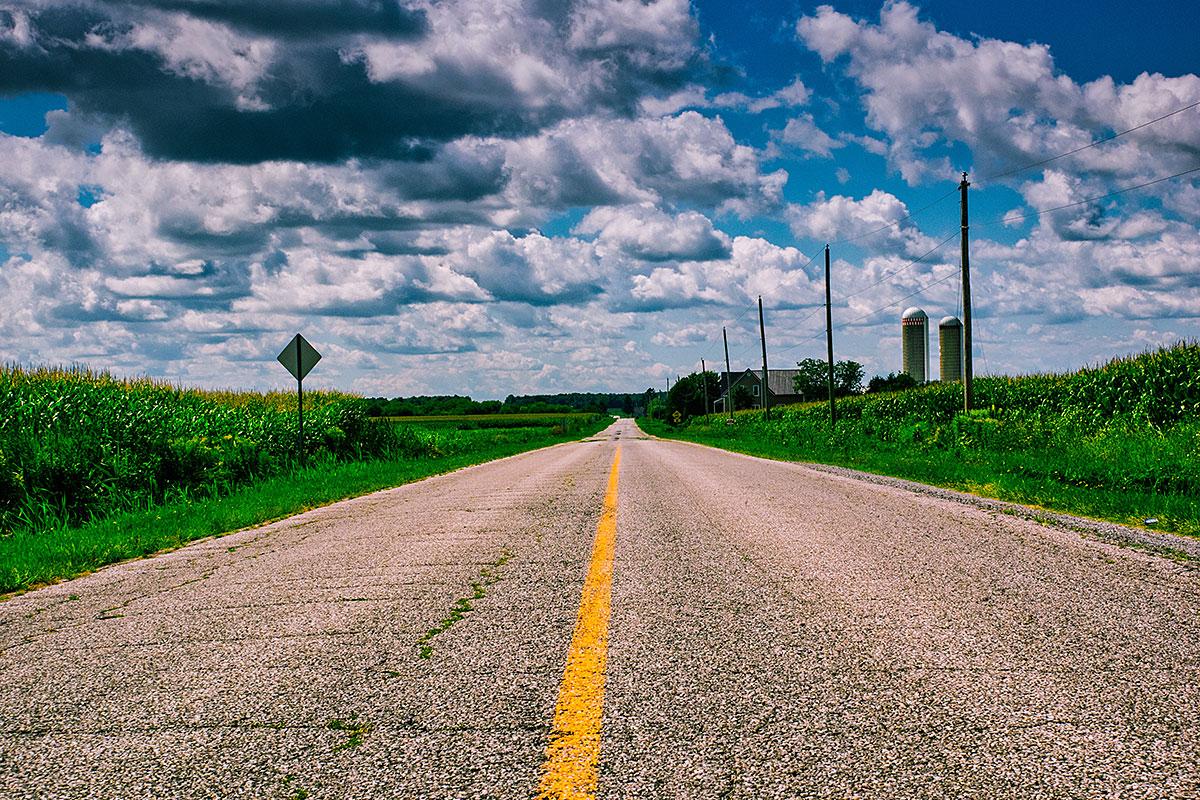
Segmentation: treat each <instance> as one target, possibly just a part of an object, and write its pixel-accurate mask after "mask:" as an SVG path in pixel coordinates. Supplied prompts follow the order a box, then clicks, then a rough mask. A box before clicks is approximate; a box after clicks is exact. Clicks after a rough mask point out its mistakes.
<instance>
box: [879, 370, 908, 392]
mask: <svg viewBox="0 0 1200 800" xmlns="http://www.w3.org/2000/svg"><path fill="white" fill-rule="evenodd" d="M916 385H917V379H916V378H914V377H913V376H912V375H909V374H908V373H907V372H889V373H888V374H887V377H884V376H883V375H876V376H875V377H874V378H871V381H870V383H868V384H867V391H868V392H870V393H871V394H874V393H876V392H902V391H904V390H905V389H913V388H915V387H916Z"/></svg>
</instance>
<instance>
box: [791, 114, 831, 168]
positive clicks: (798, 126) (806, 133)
mask: <svg viewBox="0 0 1200 800" xmlns="http://www.w3.org/2000/svg"><path fill="white" fill-rule="evenodd" d="M775 135H776V138H777V139H778V140H779V141H781V142H783V143H784V144H789V145H793V146H795V147H798V148H799V149H801V150H804V151H805V152H808V153H813V154H814V155H818V156H821V157H822V158H832V157H833V151H834V150H836V149H837V148H839V147H845V145H844V144H843V143H842V142H839V141H837V140H836V139H834V138H833V137H831V136H830V135H829V134H827V133H825V131H823V130H821V129H820V128H818V127H817V124H816V123H815V122H814V121H813V117H812V114H799V115H797V116H795V117H792V118H791V119H789V120H788V121H787V125H785V126H784V128H783V130H781V131H777V132H776V134H775Z"/></svg>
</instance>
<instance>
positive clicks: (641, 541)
mask: <svg viewBox="0 0 1200 800" xmlns="http://www.w3.org/2000/svg"><path fill="white" fill-rule="evenodd" d="M618 449H619V450H620V464H619V467H618V468H617V469H616V476H615V477H614V475H613V462H614V458H615V455H616V453H617V451H618ZM605 509H608V510H607V511H606V510H605ZM606 519H607V520H608V521H609V522H608V523H606V522H605V520H606ZM612 523H615V528H614V529H613V530H611V531H609V533H608V534H606V533H605V529H606V526H611V525H612ZM606 542H607V544H606ZM468 605H469V610H468V608H467V606H468ZM456 608H457V611H455V609H456ZM431 632H435V635H431ZM589 726H591V727H589ZM570 737H574V738H570ZM556 742H557V743H558V744H553V743H556ZM593 745H595V749H591V748H592V747H593ZM556 747H557V748H558V749H557V750H555V748H556ZM550 751H554V754H553V755H552V754H551V752H550ZM597 753H598V754H597ZM596 758H598V764H595V763H588V759H593V760H594V759H596ZM589 776H590V777H589ZM558 779H562V780H563V781H567V782H568V783H569V782H570V781H571V780H582V781H583V785H582V786H581V787H579V786H577V787H576V788H579V789H580V791H581V794H579V795H578V796H588V795H589V794H590V793H591V792H592V790H593V787H589V785H588V781H589V780H595V781H596V784H595V786H594V792H595V794H596V796H599V797H613V798H615V797H697V798H710V797H742V798H768V797H829V798H846V797H856V798H857V797H861V798H918V797H946V798H961V797H979V798H1005V797H1020V798H1034V797H1037V798H1041V797H1046V798H1050V797H1055V798H1107V797H1112V798H1188V797H1200V571H1196V570H1194V569H1192V568H1189V567H1187V566H1185V565H1181V564H1178V563H1175V562H1173V561H1170V560H1167V559H1163V558H1159V557H1156V556H1150V555H1145V554H1142V553H1139V552H1137V551H1133V550H1123V549H1119V548H1116V547H1113V546H1110V545H1106V544H1102V543H1099V542H1095V541H1089V540H1086V539H1084V538H1082V537H1081V536H1080V535H1079V534H1077V533H1074V532H1071V531H1066V530H1060V529H1055V528H1050V527H1045V526H1042V525H1038V524H1036V523H1034V522H1030V521H1027V520H1023V519H1018V518H1014V517H1011V516H1007V515H1004V514H998V513H995V512H992V511H987V510H983V509H976V508H972V507H970V506H966V505H963V504H961V503H956V502H952V501H949V500H946V499H942V498H936V497H928V496H924V495H921V494H916V493H913V492H910V491H906V490H904V489H900V488H896V487H890V486H880V485H876V484H872V483H867V482H863V481H858V480H854V479H852V478H847V477H842V476H837V475H829V474H825V473H820V472H817V471H814V470H809V469H806V468H804V467H800V466H797V465H789V464H780V463H775V462H768V461H762V460H758V459H751V458H747V457H743V456H738V455H731V454H727V453H722V452H719V451H715V450H710V449H706V448H701V447H697V446H692V445H687V444H681V443H673V442H665V441H656V440H649V439H646V438H643V437H641V435H640V434H639V433H638V431H637V429H636V427H635V426H634V425H633V424H632V423H631V422H628V421H622V422H619V423H617V424H616V425H614V426H613V427H612V428H610V429H609V430H608V431H607V432H606V433H605V434H603V435H601V436H599V437H596V440H595V441H587V442H581V443H574V444H568V445H560V446H557V447H553V448H549V449H546V450H542V451H538V452H535V453H530V454H526V455H523V456H517V457H515V458H511V459H506V460H503V461H498V462H493V463H491V464H487V465H483V466H479V467H475V468H471V469H467V470H463V471H461V472H457V473H454V474H450V475H445V476H441V477H437V478H432V479H430V480H426V481H422V482H420V483H417V484H411V485H409V486H404V487H401V488H398V489H394V490H390V491H386V492H381V493H378V494H375V495H370V496H367V497H363V498H359V499H357V500H351V501H347V502H344V503H340V504H337V505H334V506H330V507H327V508H324V509H319V510H316V511H313V512H309V513H306V514H303V515H300V516H298V517H294V518H292V519H289V520H285V521H283V522H280V523H276V524H274V525H270V526H267V527H264V528H260V529H257V530H253V531H246V532H242V533H237V534H234V535H231V536H227V537H223V538H219V539H213V540H208V541H204V542H200V543H197V544H195V545H193V546H190V547H187V548H184V549H182V550H179V551H176V552H173V553H169V554H165V555H161V556H158V557H155V558H152V559H146V560H142V561H137V562H131V563H127V564H122V565H118V566H115V567H111V568H108V569H104V570H101V571H100V572H97V573H95V574H93V575H90V576H87V577H84V578H80V579H78V580H74V581H70V582H67V583H63V584H60V585H57V586H53V587H49V588H46V589H42V590H39V591H35V592H31V593H29V594H26V595H23V596H19V597H16V598H13V599H10V600H8V601H5V602H2V603H0V797H2V798H5V799H6V800H7V799H8V798H60V797H61V798H150V797H156V798H157V797H161V798H209V797H213V798H215V797H237V798H303V797H312V798H392V797H446V798H451V797H453V798H459V797H514V798H528V797H533V796H535V795H536V794H537V793H538V792H539V787H541V789H542V790H543V791H546V792H549V788H548V787H550V788H553V787H561V785H563V784H561V783H554V781H555V780H558ZM554 790H555V791H559V789H554ZM562 791H563V796H565V795H566V790H562ZM547 796H549V795H548V794H547Z"/></svg>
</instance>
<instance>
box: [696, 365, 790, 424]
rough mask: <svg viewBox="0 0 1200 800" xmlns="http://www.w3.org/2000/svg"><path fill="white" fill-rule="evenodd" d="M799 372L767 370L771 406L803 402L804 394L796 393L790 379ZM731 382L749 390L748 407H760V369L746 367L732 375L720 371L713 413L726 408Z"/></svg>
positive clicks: (735, 386)
mask: <svg viewBox="0 0 1200 800" xmlns="http://www.w3.org/2000/svg"><path fill="white" fill-rule="evenodd" d="M799 372H800V371H799V370H796V369H768V370H767V391H768V392H769V393H770V397H769V400H770V404H771V405H772V406H781V405H785V404H787V403H803V402H804V400H805V397H804V395H800V394H796V389H795V384H794V383H793V381H792V379H793V378H795V376H796V375H797V374H798V373H799ZM731 377H732V381H731V380H730V378H731ZM731 382H732V384H733V387H734V389H737V387H739V386H744V387H745V388H746V389H747V391H749V393H750V397H751V398H752V400H751V405H750V408H762V370H761V369H746V370H742V371H741V372H734V373H733V374H732V376H731V375H730V373H728V372H722V373H720V389H719V391H718V392H717V398H716V400H714V401H713V411H714V413H722V412H724V411H725V410H726V406H725V397H726V395H727V394H728V393H729V388H728V387H729V385H730V383H731ZM809 399H812V398H809Z"/></svg>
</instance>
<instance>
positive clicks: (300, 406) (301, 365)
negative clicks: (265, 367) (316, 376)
mask: <svg viewBox="0 0 1200 800" xmlns="http://www.w3.org/2000/svg"><path fill="white" fill-rule="evenodd" d="M320 360H321V354H320V353H318V352H317V349H316V348H315V347H313V346H312V345H311V344H309V343H308V340H307V339H305V338H304V337H303V336H301V335H300V334H298V333H297V334H296V335H295V337H293V338H292V340H291V341H290V342H288V345H287V347H285V348H283V352H282V353H280V354H279V363H280V364H283V366H284V368H285V369H286V370H287V371H288V372H290V373H292V377H294V378H295V379H296V411H297V414H298V421H299V423H300V425H299V428H298V430H299V433H298V434H297V437H296V449H297V451H298V452H299V455H300V466H301V468H303V467H304V376H305V375H307V374H308V373H310V372H312V368H313V367H315V366H316V365H317V362H318V361H320Z"/></svg>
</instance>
